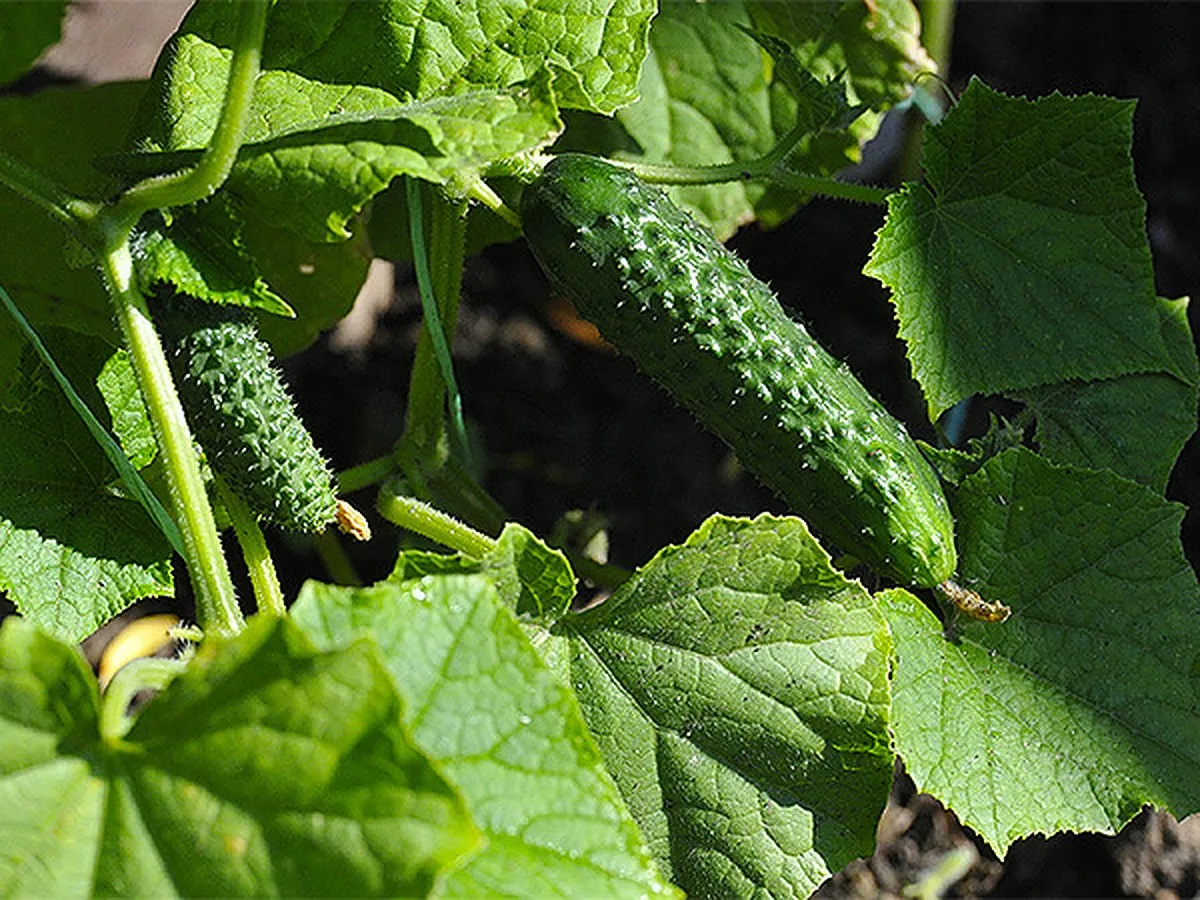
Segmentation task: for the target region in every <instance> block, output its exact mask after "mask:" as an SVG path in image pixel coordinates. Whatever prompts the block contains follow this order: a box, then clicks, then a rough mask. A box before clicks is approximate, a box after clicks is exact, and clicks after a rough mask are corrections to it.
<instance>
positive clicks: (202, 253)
mask: <svg viewBox="0 0 1200 900" xmlns="http://www.w3.org/2000/svg"><path fill="white" fill-rule="evenodd" d="M146 218H147V220H149V221H151V222H153V223H154V225H153V226H152V227H146V228H143V229H142V230H141V231H139V232H138V233H136V234H135V235H134V237H133V240H132V242H131V243H132V251H133V258H134V263H135V266H136V270H137V277H138V281H139V282H140V284H141V286H142V292H143V293H145V294H147V295H148V294H150V293H152V292H153V290H154V287H155V286H156V285H157V284H160V283H161V284H169V285H171V286H172V287H173V288H175V290H177V291H179V292H180V293H181V294H187V295H188V296H191V297H195V298H197V299H199V300H208V301H210V302H212V303H228V304H232V305H235V306H249V307H253V308H257V309H262V310H265V311H266V312H269V313H274V314H275V315H277V316H287V317H291V316H294V315H295V312H294V311H293V310H292V308H291V307H290V306H289V305H288V303H287V301H286V300H284V299H283V298H282V297H280V296H279V295H278V294H276V293H275V292H274V291H272V290H271V289H270V287H268V286H267V283H266V282H265V281H264V280H263V278H262V275H261V273H260V272H259V270H258V266H257V264H256V263H255V261H254V258H253V257H252V256H250V254H249V253H248V252H247V251H246V247H245V240H244V236H243V232H244V226H243V224H242V220H241V217H240V216H238V214H237V211H236V210H234V209H233V208H232V206H231V205H230V204H229V202H228V199H227V198H225V197H224V196H221V197H214V198H212V199H210V200H208V201H207V202H204V203H198V204H196V205H194V206H191V207H188V208H186V209H183V210H179V211H175V212H172V214H171V217H170V222H169V223H168V222H165V221H163V220H162V218H161V217H160V216H157V215H153V216H147V217H146Z"/></svg>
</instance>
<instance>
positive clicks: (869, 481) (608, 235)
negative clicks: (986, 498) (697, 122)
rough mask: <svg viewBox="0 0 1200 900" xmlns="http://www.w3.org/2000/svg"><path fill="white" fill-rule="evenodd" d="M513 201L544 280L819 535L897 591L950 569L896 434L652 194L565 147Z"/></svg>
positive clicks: (767, 300) (918, 466) (928, 473)
mask: <svg viewBox="0 0 1200 900" xmlns="http://www.w3.org/2000/svg"><path fill="white" fill-rule="evenodd" d="M521 208H522V219H523V222H524V230H525V236H526V238H527V240H528V242H529V244H530V247H531V249H532V250H533V253H534V256H535V257H536V258H537V260H538V262H539V264H540V265H541V267H542V269H543V270H544V271H545V272H546V274H547V276H548V277H549V279H550V281H551V283H552V285H553V286H554V287H555V288H556V289H558V290H559V291H560V292H561V293H562V294H563V295H564V296H566V297H567V298H568V299H570V300H571V301H572V302H573V303H575V305H576V307H577V308H578V310H579V312H580V313H581V314H582V315H583V316H584V317H585V318H587V319H589V320H590V321H591V322H592V323H593V324H595V325H596V326H597V327H598V328H599V329H600V331H601V333H602V334H603V335H604V336H605V337H606V338H607V339H608V340H609V341H611V342H612V343H613V344H614V345H615V346H616V347H617V348H618V349H619V350H621V351H622V352H623V353H625V354H627V355H628V356H630V357H632V358H633V360H634V361H635V362H636V363H637V364H638V366H639V368H641V369H642V370H643V371H644V372H645V373H646V374H648V375H650V376H651V377H652V378H654V379H655V380H656V381H658V382H659V383H660V384H661V385H662V386H663V387H665V388H666V389H667V391H668V392H669V393H671V394H672V395H673V396H674V397H675V399H676V400H677V401H678V402H679V403H680V404H681V405H683V406H684V407H686V408H687V409H689V410H690V411H691V412H692V413H693V414H694V415H695V416H696V417H697V418H698V419H699V420H700V422H701V423H702V424H703V425H705V426H706V427H707V428H708V429H710V430H711V431H713V432H714V433H716V434H717V435H718V436H719V437H721V438H722V439H723V440H724V441H725V442H726V443H727V444H729V445H730V446H731V447H732V448H733V450H734V451H735V452H736V453H737V455H738V457H739V458H740V459H741V461H742V463H743V464H744V465H745V466H746V468H747V469H749V470H750V471H751V472H753V473H754V474H755V475H756V476H757V477H758V478H759V479H760V480H761V481H762V482H763V483H764V484H766V485H767V486H768V487H770V488H772V489H773V490H775V491H776V492H777V493H778V494H780V495H781V496H782V497H783V499H784V500H785V501H786V502H787V503H788V504H789V505H790V506H791V507H792V508H793V509H795V510H796V511H797V512H798V513H799V514H800V515H802V516H803V517H804V518H805V519H806V520H807V521H809V522H810V524H812V525H813V526H814V527H815V528H816V529H817V530H818V531H819V532H820V533H821V534H823V535H824V536H825V537H827V538H828V539H829V540H831V541H832V542H834V543H835V544H837V545H838V546H839V547H841V548H842V549H843V550H845V551H847V552H849V553H852V554H853V555H855V556H856V557H858V558H859V559H861V560H862V561H863V562H865V563H867V564H868V565H870V566H871V567H872V568H874V569H875V570H877V571H880V572H883V573H885V574H887V575H889V576H890V577H892V578H894V579H896V580H897V581H898V582H900V583H902V584H906V585H918V586H932V585H936V584H939V583H941V582H943V581H945V580H946V579H948V578H950V577H951V575H953V573H954V570H955V567H956V565H957V558H956V554H955V548H954V533H953V518H952V517H951V515H950V511H949V507H948V504H947V503H946V499H945V495H944V494H943V493H942V490H941V485H940V484H939V482H938V480H937V476H936V475H935V474H934V472H933V469H932V468H931V467H930V465H929V464H928V462H927V461H926V460H925V458H924V457H923V456H922V455H921V453H920V450H919V449H918V448H917V446H916V444H915V443H914V442H913V441H912V439H911V438H910V437H909V435H908V433H907V432H906V431H905V430H904V427H903V426H902V425H901V424H900V423H899V422H898V421H896V419H894V418H893V417H892V416H891V415H889V414H888V413H887V411H886V410H884V408H883V406H882V405H881V404H880V403H879V402H878V401H877V400H876V399H875V398H874V397H872V396H871V394H870V393H869V392H868V391H867V390H866V389H865V388H864V387H863V386H862V385H861V384H860V383H859V382H858V380H857V379H856V378H855V377H854V376H853V375H852V374H851V373H850V371H849V369H848V368H847V367H846V366H845V365H844V364H842V363H839V362H837V361H836V360H834V359H833V357H831V356H830V355H829V354H828V353H827V352H826V351H825V350H824V349H823V348H821V347H820V346H819V345H818V344H817V343H816V342H815V341H814V340H813V339H812V338H811V337H810V336H809V334H808V333H807V331H806V330H805V329H804V328H803V327H802V326H801V325H800V324H799V323H797V322H795V321H794V320H792V319H791V318H790V317H789V316H788V315H787V313H786V312H785V311H784V310H783V308H782V307H781V306H780V304H779V301H778V299H777V298H776V297H775V295H774V293H773V292H772V291H771V290H770V288H769V287H767V285H765V284H764V283H763V282H761V281H759V280H758V279H757V278H755V277H754V276H753V274H751V272H750V270H749V269H748V268H747V267H746V265H745V263H743V262H742V261H741V260H740V259H738V258H737V257H735V256H734V255H733V254H732V253H730V252H729V251H728V250H727V249H726V248H725V247H724V246H722V245H721V244H720V243H719V242H718V241H717V240H716V239H715V237H713V235H712V234H711V233H710V232H708V231H707V230H705V229H703V228H701V227H700V225H698V224H697V223H696V222H695V221H694V220H693V219H692V218H691V217H690V216H689V215H688V214H687V213H686V212H684V211H683V210H681V209H679V208H678V207H676V206H675V205H674V203H672V202H671V200H670V199H669V198H668V197H667V195H666V194H665V193H664V192H663V191H662V190H660V189H658V188H656V187H653V186H651V185H647V184H645V183H644V182H642V181H641V180H640V179H638V178H637V177H636V176H635V175H634V174H633V173H631V172H630V171H628V170H626V169H623V168H621V167H618V166H614V165H612V164H610V163H608V162H605V161H604V160H601V159H599V158H596V157H590V156H584V155H579V154H563V155H560V156H558V157H556V158H555V159H553V160H552V161H551V162H550V163H549V164H548V165H547V166H546V168H545V170H544V171H543V173H542V174H541V175H540V176H539V177H538V178H537V179H536V180H535V181H534V182H533V183H532V184H530V185H528V186H527V187H526V189H525V191H524V194H523V196H522V201H521Z"/></svg>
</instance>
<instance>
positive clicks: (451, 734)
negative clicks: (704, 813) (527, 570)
mask: <svg viewBox="0 0 1200 900" xmlns="http://www.w3.org/2000/svg"><path fill="white" fill-rule="evenodd" d="M444 559H446V560H449V561H450V564H451V565H454V564H455V561H454V558H452V557H444ZM410 564H411V566H412V567H413V569H420V568H430V567H432V566H434V565H436V563H435V562H434V561H433V560H432V559H424V560H419V559H412V560H410ZM293 615H294V616H295V617H296V620H297V621H298V622H299V623H300V624H301V625H302V626H303V627H305V628H306V629H307V630H308V631H309V633H310V634H312V635H313V636H314V637H315V638H316V640H317V641H318V642H319V643H321V644H322V645H325V646H334V645H338V644H341V643H344V642H345V641H346V640H347V639H349V638H351V637H353V636H355V635H358V634H363V633H365V634H369V635H371V636H372V637H373V638H374V639H375V640H376V641H377V642H378V644H379V646H380V647H381V648H382V649H383V653H384V657H385V658H386V660H387V665H388V668H389V669H390V671H391V672H392V675H393V676H394V678H395V680H396V684H397V686H398V688H399V690H400V693H401V696H403V697H404V700H405V710H406V712H405V721H406V722H407V723H408V725H409V726H410V727H411V729H412V733H413V736H414V737H415V739H416V740H417V741H418V742H419V744H420V746H421V747H422V748H424V749H425V751H426V752H428V753H429V754H430V755H431V756H433V757H434V758H436V759H437V760H438V761H439V763H440V764H441V765H442V766H443V768H444V770H445V772H446V773H447V774H448V776H449V777H450V778H451V779H453V780H454V782H455V783H456V784H457V786H458V787H459V788H460V789H461V790H462V792H463V796H464V797H465V799H466V802H467V805H468V808H469V809H470V811H471V812H472V814H473V815H474V816H475V818H476V821H478V822H479V824H480V825H481V827H482V828H483V829H484V832H485V833H486V834H487V837H488V846H487V848H486V849H485V850H484V851H483V852H482V853H480V854H479V855H477V856H476V857H475V858H474V859H472V860H471V861H470V862H469V863H468V864H467V866H466V867H465V868H464V869H463V870H461V871H459V872H457V873H455V874H454V875H453V876H452V877H451V878H450V879H449V880H448V882H447V883H446V884H445V885H444V892H445V893H446V894H447V895H449V896H454V897H484V896H486V897H535V896H536V897H640V896H646V895H648V894H650V895H658V894H663V893H669V892H670V891H669V888H668V887H667V885H666V884H665V883H664V882H663V881H662V880H661V879H660V878H659V876H658V874H657V872H656V871H655V867H654V865H653V863H652V861H651V858H650V856H649V854H648V852H647V850H646V848H645V846H644V845H643V843H642V839H641V836H640V834H639V833H638V830H637V826H636V825H635V824H634V823H633V821H632V819H630V817H629V814H628V812H627V811H626V810H625V808H624V805H623V804H622V803H621V800H620V796H619V795H618V793H617V791H616V788H615V787H614V786H613V784H612V781H611V780H610V779H609V777H608V776H607V775H606V774H605V772H604V769H603V768H602V766H601V764H600V757H599V754H598V753H597V751H596V747H595V744H594V743H593V742H592V740H591V738H590V737H589V736H588V733H587V729H586V728H585V727H584V723H583V718H582V716H581V715H580V712H579V707H578V705H577V704H576V701H575V699H574V697H573V696H572V694H571V692H570V691H569V690H568V689H567V688H566V687H564V686H563V685H562V684H561V683H560V682H559V681H558V680H557V679H556V678H555V677H554V675H553V674H552V673H551V672H550V671H549V670H548V669H547V668H546V667H545V665H544V664H543V663H542V662H541V660H540V658H539V657H538V654H537V652H536V651H535V650H534V649H533V647H532V646H531V645H530V643H529V641H528V639H527V638H526V637H525V635H524V633H523V632H522V630H521V628H520V626H519V625H518V624H517V621H516V619H515V618H514V616H513V614H512V613H511V611H510V610H509V609H508V608H507V607H505V606H504V605H503V604H502V603H501V602H499V600H498V598H497V596H496V592H495V589H494V588H493V587H492V585H491V583H490V581H489V579H488V578H487V577H486V576H484V575H429V576H425V577H419V578H415V579H412V580H408V581H405V582H403V583H384V584H381V585H378V586H376V587H372V588H361V589H351V588H341V587H333V586H330V585H319V584H313V583H310V584H309V585H307V586H306V587H305V589H304V591H303V592H302V594H301V598H300V600H299V601H298V602H297V604H296V606H295V607H294V608H293Z"/></svg>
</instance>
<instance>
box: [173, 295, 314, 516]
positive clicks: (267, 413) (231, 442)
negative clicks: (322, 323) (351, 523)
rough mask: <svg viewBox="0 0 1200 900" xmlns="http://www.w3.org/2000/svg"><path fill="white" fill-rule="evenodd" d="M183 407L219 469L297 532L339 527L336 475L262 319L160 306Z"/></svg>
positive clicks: (184, 304)
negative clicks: (263, 334) (264, 334)
mask: <svg viewBox="0 0 1200 900" xmlns="http://www.w3.org/2000/svg"><path fill="white" fill-rule="evenodd" d="M154 312H155V322H156V323H157V324H158V327H159V331H160V332H161V334H162V337H163V343H164V345H165V347H166V350H167V358H168V360H169V362H170V365H171V370H172V373H173V374H174V376H175V382H176V386H177V387H178V389H179V395H180V400H181V401H182V402H183V407H184V410H185V411H186V413H187V416H188V422H189V424H190V425H191V426H192V432H193V434H194V436H195V438H196V441H197V442H198V443H199V444H200V446H201V447H202V448H203V449H204V455H205V456H206V457H207V459H208V463H209V465H210V466H211V467H212V470H213V471H214V472H215V473H217V474H218V475H220V476H221V477H222V478H223V479H225V482H226V483H227V484H228V485H229V487H230V488H231V489H232V490H233V491H234V492H235V493H236V494H237V495H238V496H239V497H241V498H242V500H244V501H245V503H246V505H247V506H248V507H249V508H250V509H251V510H252V511H253V512H254V513H255V514H257V515H259V516H261V517H262V518H263V519H265V520H267V521H269V522H273V523H275V524H276V525H279V526H280V527H282V528H286V529H289V530H292V531H309V532H311V531H321V530H322V529H324V528H325V526H326V525H328V524H329V523H330V522H332V521H333V520H334V516H335V510H336V506H337V495H336V493H335V491H334V480H333V473H332V472H331V471H330V468H329V465H328V463H327V462H326V461H325V459H324V457H322V456H321V453H320V451H318V450H317V448H316V445H315V444H314V443H313V439H312V435H311V434H309V432H308V429H307V428H305V427H304V423H303V422H301V421H300V417H299V416H298V415H297V414H296V408H295V405H294V403H293V402H292V398H291V395H289V394H288V391H287V388H286V387H284V384H283V381H282V379H281V378H280V375H279V371H278V369H276V368H275V365H274V361H273V358H272V355H271V349H270V347H268V346H267V344H266V343H265V342H264V341H263V340H262V338H260V337H259V335H258V329H257V327H256V326H255V324H254V317H253V315H252V314H251V313H250V312H249V311H247V310H244V309H241V308H238V307H232V306H215V305H213V304H211V303H202V302H199V301H195V300H189V299H188V298H186V297H172V298H170V299H168V300H166V301H164V302H163V303H161V304H156V306H155V310H154Z"/></svg>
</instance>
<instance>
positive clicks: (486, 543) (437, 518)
mask: <svg viewBox="0 0 1200 900" xmlns="http://www.w3.org/2000/svg"><path fill="white" fill-rule="evenodd" d="M378 504H379V512H380V514H381V515H382V516H383V517H384V518H385V519H387V520H388V521H389V522H392V523H394V524H396V525H399V526H400V527H401V528H407V529H408V530H409V531H415V532H416V533H417V534H420V535H424V536H425V537H427V538H429V539H430V540H431V541H436V542H437V543H439V544H441V545H442V546H444V547H449V548H450V549H451V550H457V551H458V552H459V553H462V554H464V555H465V556H471V557H474V558H476V559H478V558H480V557H482V556H486V555H487V554H488V553H491V552H492V551H493V550H495V549H496V542H495V541H494V540H493V539H492V538H490V537H488V536H487V535H486V534H482V533H480V532H478V531H476V530H475V529H474V528H471V527H469V526H467V525H464V524H463V523H462V522H460V521H458V520H457V519H455V518H453V517H451V516H448V515H446V514H445V513H444V512H442V511H441V510H438V509H434V508H433V507H432V506H430V505H429V504H428V503H422V502H421V501H420V500H418V499H416V498H415V497H406V496H404V495H403V494H399V493H396V492H394V491H391V490H388V488H387V486H386V485H385V486H384V488H383V490H381V491H380V492H379V500H378Z"/></svg>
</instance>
